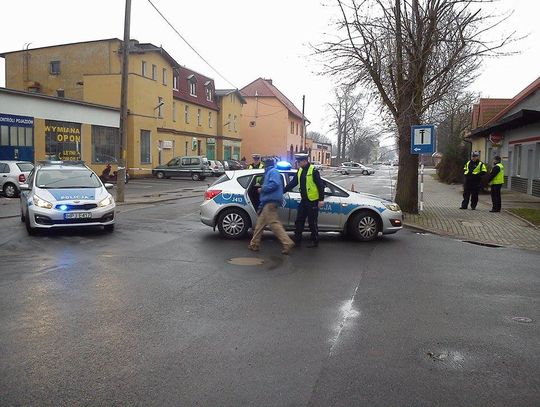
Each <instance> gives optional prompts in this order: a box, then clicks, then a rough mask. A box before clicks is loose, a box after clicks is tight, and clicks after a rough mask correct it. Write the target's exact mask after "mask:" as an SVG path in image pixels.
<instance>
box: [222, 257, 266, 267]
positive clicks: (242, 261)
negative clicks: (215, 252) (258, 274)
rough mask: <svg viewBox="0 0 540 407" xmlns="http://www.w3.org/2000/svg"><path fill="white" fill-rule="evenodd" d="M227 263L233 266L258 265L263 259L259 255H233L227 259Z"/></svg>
mask: <svg viewBox="0 0 540 407" xmlns="http://www.w3.org/2000/svg"><path fill="white" fill-rule="evenodd" d="M227 263H229V264H234V265H235V266H260V265H261V264H263V263H264V259H261V258H259V257H233V258H232V259H229V260H227Z"/></svg>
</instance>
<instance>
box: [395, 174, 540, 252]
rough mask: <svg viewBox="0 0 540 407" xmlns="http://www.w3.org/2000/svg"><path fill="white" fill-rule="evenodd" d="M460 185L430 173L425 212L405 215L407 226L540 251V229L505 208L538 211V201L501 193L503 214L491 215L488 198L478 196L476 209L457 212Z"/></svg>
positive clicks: (507, 191)
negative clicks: (449, 182)
mask: <svg viewBox="0 0 540 407" xmlns="http://www.w3.org/2000/svg"><path fill="white" fill-rule="evenodd" d="M462 193H463V188H462V185H447V184H444V183H442V182H439V181H437V180H436V179H434V178H433V176H432V175H431V174H427V175H425V176H424V211H422V213H420V214H418V215H415V214H410V213H406V214H405V222H404V224H405V225H406V226H410V227H413V228H418V229H421V230H424V231H428V232H432V233H436V234H440V235H446V236H452V237H456V238H458V239H463V240H470V241H474V242H478V243H487V244H494V245H500V246H508V247H517V248H521V249H529V250H537V251H540V228H535V227H534V226H532V225H530V224H528V223H527V222H525V221H523V220H521V219H520V218H518V217H516V216H515V215H513V214H510V213H508V212H507V211H505V209H507V208H511V207H513V208H537V209H540V198H536V197H532V196H529V195H526V194H521V193H518V192H513V191H509V190H506V189H503V191H502V209H503V210H502V212H500V213H490V212H489V210H490V209H491V197H490V195H489V194H487V195H486V194H481V195H480V197H479V202H478V206H477V207H476V210H474V211H473V210H471V209H467V210H462V209H459V207H460V205H461V201H462V199H463V197H462Z"/></svg>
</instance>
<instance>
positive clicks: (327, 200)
mask: <svg viewBox="0 0 540 407" xmlns="http://www.w3.org/2000/svg"><path fill="white" fill-rule="evenodd" d="M323 182H324V205H323V207H322V208H320V209H319V229H320V230H341V228H342V224H343V219H342V218H343V215H342V210H341V204H342V196H343V193H342V191H340V190H339V189H337V188H336V186H335V185H333V184H331V183H330V182H328V181H326V180H325V179H324V178H323Z"/></svg>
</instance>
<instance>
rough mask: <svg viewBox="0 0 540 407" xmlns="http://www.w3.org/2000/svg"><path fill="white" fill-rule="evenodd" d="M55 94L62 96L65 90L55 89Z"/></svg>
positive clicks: (64, 94)
mask: <svg viewBox="0 0 540 407" xmlns="http://www.w3.org/2000/svg"><path fill="white" fill-rule="evenodd" d="M56 96H58V97H59V98H63V97H65V96H66V92H65V91H64V89H56Z"/></svg>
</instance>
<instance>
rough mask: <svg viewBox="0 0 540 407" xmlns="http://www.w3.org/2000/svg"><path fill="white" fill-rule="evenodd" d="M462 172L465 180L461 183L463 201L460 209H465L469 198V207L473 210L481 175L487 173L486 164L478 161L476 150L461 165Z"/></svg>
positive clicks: (476, 201)
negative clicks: (463, 165) (463, 164)
mask: <svg viewBox="0 0 540 407" xmlns="http://www.w3.org/2000/svg"><path fill="white" fill-rule="evenodd" d="M463 173H464V175H465V182H464V184H463V201H462V202H461V207H460V209H467V207H468V206H469V199H470V201H471V209H472V210H475V209H476V205H478V192H479V191H480V183H481V182H482V175H484V174H485V173H487V167H486V164H484V163H483V162H482V161H480V154H478V153H477V152H474V153H473V154H472V158H471V159H470V160H469V161H467V163H466V164H465V167H463Z"/></svg>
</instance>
